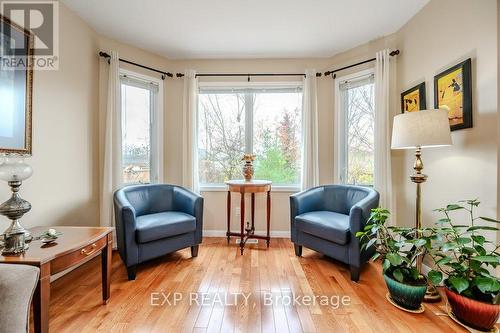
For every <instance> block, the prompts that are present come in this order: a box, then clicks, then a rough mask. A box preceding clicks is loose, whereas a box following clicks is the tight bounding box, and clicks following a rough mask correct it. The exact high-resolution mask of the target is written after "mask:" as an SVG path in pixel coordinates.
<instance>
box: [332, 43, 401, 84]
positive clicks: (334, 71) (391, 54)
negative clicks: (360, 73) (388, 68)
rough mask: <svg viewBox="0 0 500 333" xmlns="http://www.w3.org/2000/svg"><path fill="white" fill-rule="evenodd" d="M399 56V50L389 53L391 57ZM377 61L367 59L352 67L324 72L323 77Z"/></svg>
mask: <svg viewBox="0 0 500 333" xmlns="http://www.w3.org/2000/svg"><path fill="white" fill-rule="evenodd" d="M398 54H399V50H394V51H392V52H391V53H389V55H390V56H391V57H393V56H395V55H398ZM375 60H377V58H372V59H368V60H365V61H361V62H358V63H355V64H352V65H349V66H345V67H342V68H338V69H335V70H333V71H326V72H325V74H324V75H325V76H329V75H332V74H334V73H336V72H340V71H343V70H344V69H348V68H351V67H356V66H359V65H363V64H366V63H369V62H372V61H375ZM335 77H336V75H333V78H335Z"/></svg>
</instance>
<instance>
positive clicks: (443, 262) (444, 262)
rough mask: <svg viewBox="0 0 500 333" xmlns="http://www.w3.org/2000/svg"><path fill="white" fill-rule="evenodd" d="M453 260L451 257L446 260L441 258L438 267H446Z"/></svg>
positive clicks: (437, 262) (437, 263)
mask: <svg viewBox="0 0 500 333" xmlns="http://www.w3.org/2000/svg"><path fill="white" fill-rule="evenodd" d="M451 260H452V259H451V258H450V257H444V258H441V259H439V260H438V261H436V265H440V266H441V265H446V264H447V263H449V262H450V261H451Z"/></svg>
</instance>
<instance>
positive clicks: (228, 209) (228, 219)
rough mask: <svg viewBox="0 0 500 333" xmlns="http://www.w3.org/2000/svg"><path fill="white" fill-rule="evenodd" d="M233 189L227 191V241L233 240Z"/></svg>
mask: <svg viewBox="0 0 500 333" xmlns="http://www.w3.org/2000/svg"><path fill="white" fill-rule="evenodd" d="M230 233H231V191H227V232H226V237H227V243H228V244H229V242H230V241H231V234H230Z"/></svg>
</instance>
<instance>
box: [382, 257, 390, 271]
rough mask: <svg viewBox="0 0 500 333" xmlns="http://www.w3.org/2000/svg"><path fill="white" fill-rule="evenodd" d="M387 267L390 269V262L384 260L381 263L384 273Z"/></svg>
mask: <svg viewBox="0 0 500 333" xmlns="http://www.w3.org/2000/svg"><path fill="white" fill-rule="evenodd" d="M389 267H391V262H390V261H389V260H387V259H384V261H382V270H383V271H384V272H385V271H386V270H387V269H388V268H389Z"/></svg>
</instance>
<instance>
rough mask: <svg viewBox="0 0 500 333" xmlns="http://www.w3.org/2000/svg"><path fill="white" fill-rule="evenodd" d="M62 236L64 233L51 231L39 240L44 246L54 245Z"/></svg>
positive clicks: (46, 232) (42, 235)
mask: <svg viewBox="0 0 500 333" xmlns="http://www.w3.org/2000/svg"><path fill="white" fill-rule="evenodd" d="M61 235H62V232H60V231H57V230H56V229H49V230H47V231H45V232H44V233H43V234H41V235H40V236H39V237H37V238H39V239H40V240H41V241H42V243H43V244H51V243H54V242H55V241H56V239H57V237H59V236H61Z"/></svg>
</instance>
